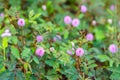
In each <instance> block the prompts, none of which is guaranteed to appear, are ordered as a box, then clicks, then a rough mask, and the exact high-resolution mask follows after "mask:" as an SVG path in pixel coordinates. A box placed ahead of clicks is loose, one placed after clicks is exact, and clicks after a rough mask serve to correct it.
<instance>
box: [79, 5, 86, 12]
mask: <svg viewBox="0 0 120 80" xmlns="http://www.w3.org/2000/svg"><path fill="white" fill-rule="evenodd" d="M80 9H81V12H82V13H85V12H87V7H86V6H85V5H81V7H80Z"/></svg>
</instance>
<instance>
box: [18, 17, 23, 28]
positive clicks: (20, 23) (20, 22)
mask: <svg viewBox="0 0 120 80" xmlns="http://www.w3.org/2000/svg"><path fill="white" fill-rule="evenodd" d="M18 25H19V26H21V27H23V26H25V20H24V19H22V18H21V19H19V20H18Z"/></svg>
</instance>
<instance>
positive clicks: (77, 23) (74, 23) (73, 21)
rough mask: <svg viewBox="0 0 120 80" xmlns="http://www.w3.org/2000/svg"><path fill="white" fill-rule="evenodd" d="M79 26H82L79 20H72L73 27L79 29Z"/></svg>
mask: <svg viewBox="0 0 120 80" xmlns="http://www.w3.org/2000/svg"><path fill="white" fill-rule="evenodd" d="M79 24H80V20H79V19H77V18H75V19H73V20H72V26H74V27H77V26H79Z"/></svg>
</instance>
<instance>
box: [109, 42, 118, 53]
mask: <svg viewBox="0 0 120 80" xmlns="http://www.w3.org/2000/svg"><path fill="white" fill-rule="evenodd" d="M108 50H109V51H110V52H111V53H116V52H117V51H118V47H117V46H116V45H115V44H111V45H109V47H108Z"/></svg>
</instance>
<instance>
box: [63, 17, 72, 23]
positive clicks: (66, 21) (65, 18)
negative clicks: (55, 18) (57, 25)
mask: <svg viewBox="0 0 120 80" xmlns="http://www.w3.org/2000/svg"><path fill="white" fill-rule="evenodd" d="M71 21H72V19H71V17H70V16H65V17H64V23H65V24H70V23H71Z"/></svg>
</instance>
